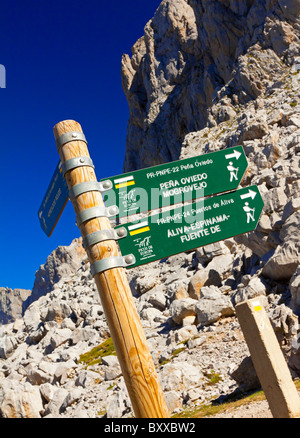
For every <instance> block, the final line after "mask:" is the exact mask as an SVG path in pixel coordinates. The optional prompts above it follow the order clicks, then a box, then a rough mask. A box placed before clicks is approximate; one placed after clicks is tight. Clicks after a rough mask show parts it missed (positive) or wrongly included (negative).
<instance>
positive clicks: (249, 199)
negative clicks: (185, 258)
mask: <svg viewBox="0 0 300 438" xmlns="http://www.w3.org/2000/svg"><path fill="white" fill-rule="evenodd" d="M263 205H264V204H263V200H262V197H261V195H260V193H259V190H258V188H257V186H250V187H247V188H243V189H240V190H236V191H234V192H230V193H226V194H221V195H218V196H213V197H211V198H205V199H200V200H198V201H195V202H192V203H190V204H187V205H183V206H181V207H176V208H173V209H172V210H169V211H164V212H161V213H159V214H153V215H151V216H148V217H146V218H144V219H141V221H140V222H138V223H134V222H130V223H127V224H123V225H122V226H117V227H116V228H115V229H116V230H118V229H119V228H124V229H125V230H126V231H125V234H126V233H127V237H125V238H124V239H121V240H119V245H120V249H121V252H122V254H123V256H125V255H127V254H133V255H134V257H135V264H133V265H132V266H130V268H133V267H135V266H140V265H143V264H146V263H150V262H152V261H154V260H159V259H162V258H165V257H169V256H171V255H174V254H178V253H181V252H185V251H189V250H192V249H194V248H198V247H200V246H204V245H208V244H210V243H214V242H218V241H220V240H224V239H228V238H230V237H233V236H236V235H239V234H244V233H248V232H250V231H253V230H254V229H255V228H256V226H257V223H258V220H259V217H260V215H261V212H262V209H263ZM123 231H124V230H123Z"/></svg>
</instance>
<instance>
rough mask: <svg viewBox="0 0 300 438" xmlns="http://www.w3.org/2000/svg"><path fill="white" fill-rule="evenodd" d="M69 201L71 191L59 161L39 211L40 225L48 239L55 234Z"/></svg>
mask: <svg viewBox="0 0 300 438" xmlns="http://www.w3.org/2000/svg"><path fill="white" fill-rule="evenodd" d="M68 199H69V190H68V186H67V183H66V180H65V178H64V176H63V174H62V169H61V162H60V161H59V163H58V165H57V166H56V168H55V171H54V174H53V176H52V178H51V181H50V184H49V186H48V188H47V191H46V194H45V196H44V199H43V201H42V204H41V206H40V208H39V211H38V217H39V220H40V225H41V227H42V230H43V231H44V232H45V233H46V234H47V236H48V237H50V236H51V234H52V233H53V230H54V228H55V226H56V224H57V222H58V219H59V218H60V216H61V214H62V212H63V210H64V208H65V206H66V204H67V201H68Z"/></svg>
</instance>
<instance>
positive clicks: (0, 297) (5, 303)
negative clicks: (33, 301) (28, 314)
mask: <svg viewBox="0 0 300 438" xmlns="http://www.w3.org/2000/svg"><path fill="white" fill-rule="evenodd" d="M30 295H31V290H25V289H9V288H7V287H0V325H1V324H8V323H9V322H11V321H14V320H15V319H18V318H20V317H21V316H22V312H23V307H24V305H26V300H27V299H28V297H29V296H30Z"/></svg>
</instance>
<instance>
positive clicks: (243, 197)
mask: <svg viewBox="0 0 300 438" xmlns="http://www.w3.org/2000/svg"><path fill="white" fill-rule="evenodd" d="M255 196H256V192H254V191H253V190H250V189H249V191H248V193H245V194H244V195H241V199H247V198H251V199H254V198H255Z"/></svg>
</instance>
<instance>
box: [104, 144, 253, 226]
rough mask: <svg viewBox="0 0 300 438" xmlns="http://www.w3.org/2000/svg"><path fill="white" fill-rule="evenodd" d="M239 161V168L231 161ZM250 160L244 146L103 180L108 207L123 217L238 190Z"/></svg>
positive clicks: (105, 200)
mask: <svg viewBox="0 0 300 438" xmlns="http://www.w3.org/2000/svg"><path fill="white" fill-rule="evenodd" d="M230 158H234V159H236V160H238V167H237V166H233V165H232V163H231V162H230V161H227V160H229V159H230ZM247 166H248V163H247V159H246V156H245V153H244V149H243V147H242V146H235V147H233V148H227V149H222V150H220V151H217V152H212V153H209V154H204V155H198V156H196V157H192V158H187V159H185V160H180V161H173V162H171V163H166V164H160V165H159V166H154V167H148V168H146V169H141V170H136V171H134V172H130V173H125V174H122V175H117V176H114V177H111V178H109V179H102V180H101V182H102V184H103V186H104V187H105V186H106V185H107V186H108V187H110V189H109V190H107V191H106V192H105V193H104V202H105V205H106V207H111V206H113V205H116V206H117V207H118V208H119V215H118V216H119V217H125V216H130V215H133V214H137V213H142V212H144V211H149V210H154V209H157V208H159V207H165V206H169V205H175V204H179V203H182V202H186V201H191V200H194V199H199V198H204V197H207V196H210V195H214V194H217V193H221V192H227V191H231V190H235V189H237V187H238V186H239V184H240V182H241V180H242V178H243V175H244V173H245V170H246V169H247Z"/></svg>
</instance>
